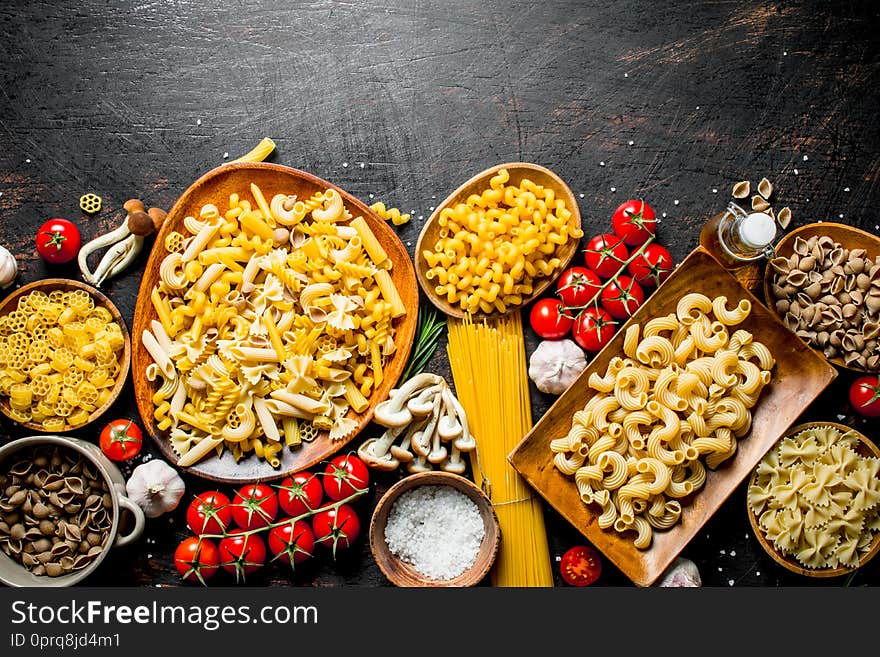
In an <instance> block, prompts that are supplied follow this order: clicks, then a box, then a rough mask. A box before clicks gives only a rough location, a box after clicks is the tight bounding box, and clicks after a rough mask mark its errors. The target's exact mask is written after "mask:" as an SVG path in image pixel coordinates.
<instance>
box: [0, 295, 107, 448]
mask: <svg viewBox="0 0 880 657" xmlns="http://www.w3.org/2000/svg"><path fill="white" fill-rule="evenodd" d="M124 350H125V335H124V333H123V329H122V327H121V326H120V324H119V323H118V322H116V321H115V320H114V319H113V315H112V313H111V312H110V310H109V309H107V308H106V307H104V306H103V305H100V304H96V303H95V299H94V297H93V296H92V295H91V294H89V292H88V291H87V290H84V289H70V290H63V289H57V290H52V291H49V292H45V291H43V290H39V289H37V290H33V291H31V292H28V293H27V294H23V295H22V296H21V297H19V299H18V304H17V307H16V309H15V310H13V311H12V312H10V313H8V314H6V315H5V316H3V317H0V395H2V396H3V397H4V398H5V401H6V402H7V403H8V405H9V407H8V409H7V411H6V412H7V414H8V415H9V416H10V417H11V418H12V419H13V420H15V421H16V422H21V423H34V424H37V425H39V426H40V427H41V428H42V429H43V430H45V431H65V430H67V429H70V428H72V427H76V426H80V425H82V424H85V423H86V422H88V421H89V419H90V417H91V414H92V413H93V412H94V411H95V410H96V409H98V408H100V407H101V406H103V405H104V404H105V403H106V402H108V401H109V400H110V399H111V396H112V394H113V388H114V386H115V385H116V382H117V380H118V378H119V377H120V375H121V373H122V371H123V360H122V359H123V354H124Z"/></svg>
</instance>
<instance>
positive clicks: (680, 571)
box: [657, 557, 703, 588]
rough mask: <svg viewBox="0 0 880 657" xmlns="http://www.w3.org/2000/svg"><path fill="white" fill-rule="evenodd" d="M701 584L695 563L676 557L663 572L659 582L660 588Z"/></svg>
mask: <svg viewBox="0 0 880 657" xmlns="http://www.w3.org/2000/svg"><path fill="white" fill-rule="evenodd" d="M702 585H703V580H702V579H701V578H700V571H699V570H697V564H695V563H694V562H693V561H691V560H690V559H685V558H683V557H678V558H677V559H676V560H675V561H674V562H673V563H672V565H671V566H669V568H668V569H667V570H666V572H665V573H663V576H662V577H661V579H660V583H659V584H658V585H657V586H659V587H661V588H691V587H699V586H702Z"/></svg>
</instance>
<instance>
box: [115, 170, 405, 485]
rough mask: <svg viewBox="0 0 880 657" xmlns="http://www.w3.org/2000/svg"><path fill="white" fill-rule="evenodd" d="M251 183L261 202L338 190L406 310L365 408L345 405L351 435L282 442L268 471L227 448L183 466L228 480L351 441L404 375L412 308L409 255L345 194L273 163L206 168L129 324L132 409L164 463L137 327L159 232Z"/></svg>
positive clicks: (168, 451) (267, 474)
mask: <svg viewBox="0 0 880 657" xmlns="http://www.w3.org/2000/svg"><path fill="white" fill-rule="evenodd" d="M251 183H255V184H256V185H257V186H259V188H260V190H261V191H262V192H263V194H264V195H265V196H266V198H267V199H271V198H272V196H274V195H275V194H278V193H286V194H295V195H296V196H297V197H298V198H300V199H304V198H308V197H309V196H311V195H312V194H314V193H316V192H320V191H324V190H326V189H328V188H332V189H335V190H336V191H337V192H339V194H340V195H341V196H342V199H343V202H344V203H345V206H346V207H347V208H348V209H349V211H350V212H351V213H352V215H353V216H355V217H357V216H363V218H364V220H365V221H366V222H367V224H368V225H369V227H370V229H371V230H372V231H373V233H375V235H376V238H377V239H378V240H379V242H380V243H381V244H382V247H383V248H384V249H385V251H386V253H387V254H388V257H389V258H390V259H391V262H392V264H393V268H392V270H391V278H392V279H393V281H394V284H395V285H396V287H397V290H398V292H399V293H400V296H401V298H402V300H403V303H404V304H405V305H406V307H407V308H408V309H411V312H408V313H407V314H406V315H405V316H404V317H402V318H401V319H400V320H398V321H397V324H396V325H395V330H396V333H395V337H394V342H395V344H396V345H397V350H396V351H395V353H394V355H393V356H392V357H391V359H390V360H389V362H388V363H387V364H386V367H385V370H384V375H385V376H384V379H383V381H382V384H381V385H380V386H379V387H378V389H376V390H375V391H374V392H373V394H372V396H371V397H370V398H369V402H370V405H369V407H368V408H367V409H366V410H365V411H364V412H363V413H360V414H358V413H355V412H354V411H353V410H349V417H352V418H354V419H355V420H357V422H358V426H357V428H356V430H355V431H354V432H353V433H352V434H351V436H349V437H348V438H347V439H345V440H339V441H332V442H331V441H330V440H329V438H328V436H327V432H326V431H325V432H322V433H321V434H320V435H319V436H318V437H317V438H316V439H315V440H314V441H312V442H307V443H303V444H302V445H301V446H299V447H294V448H288V447H285V448H284V449H283V450H282V451H281V452H279V456H280V458H281V465H280V467H278V468H273V467H272V466H271V465H269V464H268V463H267V462H266V461H264V460H262V459H260V458H258V457H257V456H256V455H254V454H253V453H251V454H250V455H249V456H247V457H245V458H243V459H241V460H240V461H237V462H236V460H235V459H234V458H233V456H232V454H231V453H230V452H229V450H225V451H224V452H223V454H222V456H220V457H217V456H216V455H214V454H212V455H211V456H209V457H206V458H204V459H203V460H202V461H200V462H198V463H196V464H195V465H193V466H190V467H189V468H186V470H187V471H188V472H191V473H192V474H196V475H199V476H201V477H205V478H207V479H211V480H213V481H220V482H226V483H241V482H247V481H257V480H271V479H278V478H280V477H283V476H286V475H287V474H290V473H292V472H298V471H300V470H304V469H307V468H310V467H311V466H313V465H315V464H316V463H318V462H320V461H322V460H324V459H326V458H328V457H330V456H332V455H333V454H335V453H336V452H338V451H339V450H341V449H342V448H343V447H345V446H346V445H347V444H348V443H349V442H351V440H353V439H354V438H355V437H356V436H357V435H358V433H360V431H361V430H362V429H363V428H364V427H365V426H366V425H367V424H368V423H369V422H370V420H371V419H372V417H373V410H374V409H375V407H376V405H377V404H378V403H379V402H380V401H382V400H383V399H385V398H386V397H387V396H388V392H389V391H390V390H391V389H392V388H393V387H394V385H395V384H396V383H397V380H398V378H399V377H400V375H401V373H402V372H403V368H404V367H405V366H406V361H407V358H408V356H409V352H410V349H411V348H412V343H413V338H414V336H415V330H416V319H417V308H418V286H417V284H416V279H415V271H414V270H413V265H412V261H411V260H410V257H409V253H408V252H407V250H406V248H405V247H404V246H403V243H402V242H401V241H400V238H398V237H397V235H396V234H395V233H394V231H393V230H392V229H391V228H390V227H389V226H388V224H386V223H385V222H384V221H382V220H381V219H380V218H379V217H377V216H376V214H375V213H374V212H373V211H372V210H370V208H369V207H368V206H367V205H366V204H364V203H363V202H361V201H360V200H358V199H357V198H355V197H354V196H352V195H351V194H349V193H347V192H346V191H344V190H342V189H340V188H339V187H337V186H336V185H333V184H331V183H329V182H327V181H325V180H322V179H320V178H318V177H317V176H314V175H312V174H310V173H307V172H305V171H300V170H298V169H293V168H290V167H286V166H281V165H279V164H271V163H266V162H259V163H255V162H241V163H231V164H226V165H223V166H220V167H218V168H216V169H213V170H212V171H209V172H208V173H206V174H205V175H203V176H202V177H201V178H199V179H198V180H196V181H195V182H194V183H193V184H192V185H191V186H190V187H189V188H188V189H187V190H186V191H185V192H184V193H183V195H182V196H181V197H180V198H179V199H178V200H177V202H176V203H175V204H174V207H172V208H171V211H170V212H169V213H168V217H167V219H166V220H165V223H164V224H163V226H162V228H161V230H160V231H159V233H158V235H157V236H156V240H155V243H154V246H153V250H152V252H151V253H150V257H149V259H148V261H147V265H146V271H145V273H144V277H143V279H142V280H141V286H140V290H139V293H138V299H137V305H136V307H135V313H134V323H133V327H132V333H133V334H134V336H135V344H134V348H133V351H132V371H133V374H134V389H135V397H136V400H137V405H138V411H139V412H140V415H141V419H142V420H143V423H144V426H145V427H146V429H147V431H148V433H149V434H150V436H151V437H152V438H153V440H154V441H155V443H156V445H157V446H158V447H159V449H160V450H161V451H162V453H163V454H164V455H165V457H166V458H167V459H168V460H169V461H171V462H172V463H176V462H177V460H178V456H177V454H176V453H175V452H174V450H173V449H172V447H171V443H170V441H169V439H168V435H167V433H166V432H164V431H160V430H159V429H158V428H157V427H156V421H155V418H154V417H153V411H154V407H153V402H152V396H153V393H154V392H155V390H156V384H154V383H151V382H149V381H147V379H146V376H145V370H146V368H147V366H148V365H149V364H150V363H151V362H152V359H151V357H150V354H149V353H148V352H147V350H146V349H145V348H144V346H143V342H142V340H141V336H142V335H143V331H144V330H145V329H148V328H149V327H150V322H151V321H152V320H154V319H156V312H155V309H154V308H153V304H152V302H151V300H150V294H151V292H152V290H153V287H154V286H155V285H156V284H157V283H158V281H159V265H160V264H161V262H162V259H163V258H164V257H165V255H166V252H165V249H164V243H165V236H166V235H168V233H170V232H172V231H178V232H181V233H184V234H185V231H184V228H183V220H184V218H185V217H186V216H188V215H192V216H198V214H199V209H200V208H201V207H202V205H204V204H205V203H214V204H215V205H217V207H218V208H220V210H221V213H222V212H223V211H224V210H225V208H226V207H227V206H228V202H229V195H230V194H232V193H234V192H237V193H239V194H240V195H242V198H250V184H251Z"/></svg>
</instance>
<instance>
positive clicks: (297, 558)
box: [268, 520, 315, 565]
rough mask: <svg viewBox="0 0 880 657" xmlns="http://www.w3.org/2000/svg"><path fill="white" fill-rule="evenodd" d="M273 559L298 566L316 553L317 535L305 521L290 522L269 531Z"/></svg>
mask: <svg viewBox="0 0 880 657" xmlns="http://www.w3.org/2000/svg"><path fill="white" fill-rule="evenodd" d="M268 541H269V551H270V552H271V553H272V559H273V560H275V559H277V560H278V561H283V562H284V563H286V564H290V563H291V562H292V563H293V564H294V565H296V564H299V563H302V562H303V561H306V560H307V559H309V558H310V557H312V556H313V555H314V553H315V534H314V532H313V531H312V528H311V527H309V523H307V522H306V521H305V520H297V521H296V522H288V523H285V524H283V525H278V526H277V527H273V528H272V529H270V530H269V539H268Z"/></svg>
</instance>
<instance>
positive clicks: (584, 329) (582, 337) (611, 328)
mask: <svg viewBox="0 0 880 657" xmlns="http://www.w3.org/2000/svg"><path fill="white" fill-rule="evenodd" d="M615 333H617V322H615V321H614V318H613V317H611V315H609V314H608V313H607V312H605V311H604V310H602V309H601V308H596V307H595V306H591V307H589V308H585V309H584V310H583V312H581V314H580V315H578V318H577V320H575V324H574V328H573V329H572V336H573V337H574V341H575V342H577V343H578V344H579V345H580V346H581V347H582V348H584V349H586V350H587V351H591V352H593V353H596V352H598V351H601V350H602V347H604V346H605V345H606V344H608V343H609V342H610V341H611V338H613V337H614V334H615Z"/></svg>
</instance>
